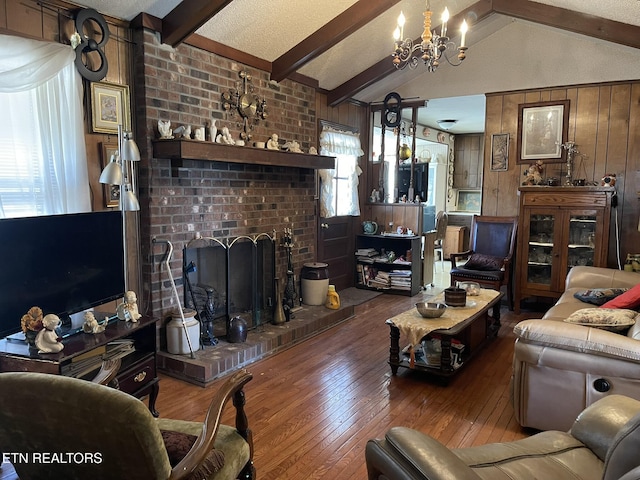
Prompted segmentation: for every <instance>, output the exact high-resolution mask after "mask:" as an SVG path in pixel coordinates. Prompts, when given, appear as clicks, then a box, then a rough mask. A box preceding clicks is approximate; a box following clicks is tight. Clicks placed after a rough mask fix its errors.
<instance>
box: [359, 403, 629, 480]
mask: <svg viewBox="0 0 640 480" xmlns="http://www.w3.org/2000/svg"><path fill="white" fill-rule="evenodd" d="M638 451H640V401H638V400H635V399H632V398H629V397H624V396H622V395H611V396H608V397H605V398H603V399H601V400H598V401H597V402H596V403H594V404H592V405H591V406H589V407H588V408H587V409H585V410H584V411H583V412H582V413H581V414H580V415H579V416H578V418H577V419H576V420H575V422H574V423H573V426H572V427H571V430H570V431H569V432H561V431H548V432H541V433H538V434H535V435H533V436H531V437H528V438H524V439H522V440H516V441H514V442H506V443H492V444H487V445H481V446H477V447H469V448H458V449H448V448H447V447H445V446H444V445H443V444H441V443H440V442H438V441H437V440H436V439H434V438H432V437H430V436H428V435H425V434H423V433H421V432H418V431H416V430H412V429H410V428H406V427H394V428H392V429H390V430H389V431H388V432H387V434H386V435H385V438H382V439H375V440H369V441H368V442H367V446H366V449H365V458H366V462H367V472H368V476H369V480H383V479H384V480H389V479H391V480H418V479H427V480H498V479H510V480H518V479H523V480H524V479H526V480H531V479H538V480H547V479H548V480H557V479H563V478H572V479H583V480H600V479H603V480H613V479H620V478H624V480H630V479H635V480H637V479H638V478H640V477H638V476H637V471H638V470H639V467H640V456H638ZM634 473H635V474H636V475H635V476H634Z"/></svg>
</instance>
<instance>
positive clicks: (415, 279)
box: [355, 235, 422, 296]
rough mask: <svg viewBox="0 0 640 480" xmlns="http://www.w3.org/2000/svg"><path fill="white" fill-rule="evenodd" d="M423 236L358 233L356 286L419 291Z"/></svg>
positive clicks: (402, 291) (399, 292)
mask: <svg viewBox="0 0 640 480" xmlns="http://www.w3.org/2000/svg"><path fill="white" fill-rule="evenodd" d="M421 251H422V239H421V237H419V236H414V235H412V236H409V235H358V236H357V237H356V252H355V255H356V282H355V283H356V286H357V287H358V288H362V289H367V290H379V291H382V292H384V293H393V294H397V295H409V296H413V295H415V294H417V293H418V292H419V291H420V278H421V270H420V265H421Z"/></svg>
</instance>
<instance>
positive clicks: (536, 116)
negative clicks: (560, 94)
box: [517, 100, 569, 163]
mask: <svg viewBox="0 0 640 480" xmlns="http://www.w3.org/2000/svg"><path fill="white" fill-rule="evenodd" d="M568 129H569V100H557V101H551V102H537V103H521V104H520V105H518V158H517V161H518V163H531V162H533V161H536V160H541V161H542V162H548V163H555V162H564V161H565V154H566V151H565V149H563V148H562V147H561V146H560V145H561V144H563V143H566V141H567V131H568Z"/></svg>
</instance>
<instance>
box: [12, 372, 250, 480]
mask: <svg viewBox="0 0 640 480" xmlns="http://www.w3.org/2000/svg"><path fill="white" fill-rule="evenodd" d="M110 374H111V372H110V371H109V369H107V371H106V372H104V373H103V377H104V378H103V380H106V381H108V377H109V376H110ZM251 378H252V376H251V374H250V373H248V372H247V371H245V370H241V371H238V372H236V373H235V374H234V375H232V376H231V377H230V378H229V379H228V380H227V381H226V382H225V383H224V384H223V385H222V386H221V388H220V389H218V390H217V391H216V392H215V393H214V394H213V395H212V399H211V403H210V405H209V408H208V411H207V413H206V417H205V420H204V422H187V421H180V420H169V419H162V418H160V419H156V418H154V417H153V416H152V415H151V413H150V412H149V409H148V408H147V407H146V406H145V405H144V404H143V403H142V402H141V401H140V400H139V399H137V398H134V397H132V396H130V395H128V394H126V393H124V392H121V391H120V390H115V389H113V388H109V387H107V386H104V385H101V384H96V383H92V382H89V381H85V380H79V379H76V378H70V377H65V376H59V375H48V374H41V373H30V372H10V373H0V406H1V408H0V451H1V452H3V453H4V454H5V457H6V456H7V455H9V457H10V458H11V459H12V460H13V461H12V463H13V465H14V468H15V470H16V473H17V474H18V476H19V477H20V479H21V480H29V479H52V480H54V479H56V480H57V479H61V478H64V479H87V478H91V479H114V478H122V479H125V478H126V479H127V480H131V479H141V480H151V479H182V478H187V479H215V480H220V479H225V480H230V479H236V478H243V479H245V478H246V479H252V478H255V472H254V469H253V463H252V449H253V447H252V439H251V432H250V430H249V428H248V424H247V418H246V415H245V413H244V392H243V387H244V385H245V384H246V383H247V382H249V381H250V380H251ZM229 399H233V404H234V406H235V408H236V427H235V428H233V427H230V426H226V425H222V424H221V423H220V417H221V415H222V412H223V407H224V406H225V404H226V403H227V401H228V400H229Z"/></svg>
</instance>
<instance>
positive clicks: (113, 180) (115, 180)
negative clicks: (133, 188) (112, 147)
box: [99, 154, 122, 185]
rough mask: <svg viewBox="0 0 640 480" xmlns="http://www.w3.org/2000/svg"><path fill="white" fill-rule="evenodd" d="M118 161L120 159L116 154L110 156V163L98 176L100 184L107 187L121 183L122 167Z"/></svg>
mask: <svg viewBox="0 0 640 480" xmlns="http://www.w3.org/2000/svg"><path fill="white" fill-rule="evenodd" d="M119 160H120V157H119V156H118V155H117V154H115V155H111V161H110V162H109V163H108V164H107V166H106V167H104V170H102V173H101V174H100V178H99V181H100V183H104V184H107V185H120V184H121V183H122V167H121V166H120V163H119Z"/></svg>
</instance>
